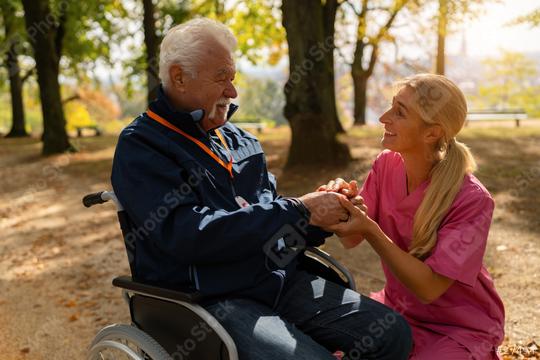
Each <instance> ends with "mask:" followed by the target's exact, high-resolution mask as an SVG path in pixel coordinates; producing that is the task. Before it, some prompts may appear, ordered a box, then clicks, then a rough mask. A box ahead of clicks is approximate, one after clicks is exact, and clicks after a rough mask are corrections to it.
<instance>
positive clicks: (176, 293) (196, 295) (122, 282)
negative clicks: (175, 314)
mask: <svg viewBox="0 0 540 360" xmlns="http://www.w3.org/2000/svg"><path fill="white" fill-rule="evenodd" d="M112 284H113V285H114V286H116V287H119V288H121V289H125V290H128V291H129V290H131V291H134V292H137V293H139V294H141V295H151V296H157V297H160V298H165V299H170V300H179V301H185V302H188V303H197V302H199V301H201V300H202V299H203V297H204V296H203V295H202V294H201V293H200V292H198V291H196V290H192V289H188V290H187V291H180V290H172V289H167V288H162V287H159V286H155V285H149V284H144V283H141V282H137V281H134V280H133V279H132V278H131V277H130V276H118V277H116V278H114V279H113V281H112Z"/></svg>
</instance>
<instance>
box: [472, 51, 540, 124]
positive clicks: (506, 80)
mask: <svg viewBox="0 0 540 360" xmlns="http://www.w3.org/2000/svg"><path fill="white" fill-rule="evenodd" d="M484 65H485V66H486V83H485V84H484V85H482V86H480V88H479V96H478V97H476V98H475V99H474V101H475V104H476V106H483V107H489V108H522V109H525V110H526V111H527V113H528V115H529V116H530V117H539V116H540V86H539V85H538V84H533V83H532V82H531V80H533V79H536V78H538V75H539V72H538V67H537V65H536V63H535V62H534V61H533V60H531V59H529V58H527V57H526V56H525V55H523V54H520V53H514V52H508V51H507V52H503V54H502V55H501V56H500V57H499V58H496V59H487V60H485V61H484Z"/></svg>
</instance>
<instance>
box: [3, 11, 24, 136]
mask: <svg viewBox="0 0 540 360" xmlns="http://www.w3.org/2000/svg"><path fill="white" fill-rule="evenodd" d="M6 15H7V16H6ZM8 16H13V14H5V13H4V25H5V34H6V38H7V37H8V36H10V34H12V26H11V25H12V24H10V23H9V22H8V21H7V20H8V19H7V18H8ZM19 45H20V44H19V42H18V37H16V36H15V37H14V38H13V40H12V41H11V44H10V46H9V50H8V52H7V54H6V66H7V70H8V76H9V90H10V93H11V118H12V125H11V130H10V131H9V133H8V134H7V135H6V137H24V136H28V134H27V133H26V128H25V121H24V106H23V95H22V86H23V82H22V79H21V69H20V67H19V61H18V59H17V55H18V54H17V47H18V46H19Z"/></svg>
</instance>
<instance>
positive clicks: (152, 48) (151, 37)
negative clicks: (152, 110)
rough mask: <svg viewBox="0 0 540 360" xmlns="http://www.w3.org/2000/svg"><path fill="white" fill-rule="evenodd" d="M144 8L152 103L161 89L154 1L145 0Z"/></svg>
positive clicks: (149, 99)
mask: <svg viewBox="0 0 540 360" xmlns="http://www.w3.org/2000/svg"><path fill="white" fill-rule="evenodd" d="M143 7H144V18H143V25H144V44H145V45H146V86H147V101H148V103H150V102H151V101H153V100H155V98H156V97H157V91H158V88H159V83H160V81H159V75H158V65H159V58H158V56H159V49H158V47H159V43H158V42H159V40H158V37H157V34H156V21H155V18H154V13H155V6H154V3H153V2H152V0H143Z"/></svg>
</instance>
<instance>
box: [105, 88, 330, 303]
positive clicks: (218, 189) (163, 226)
mask: <svg viewBox="0 0 540 360" xmlns="http://www.w3.org/2000/svg"><path fill="white" fill-rule="evenodd" d="M150 109H151V110H152V111H153V112H155V113H157V114H158V115H159V116H161V117H163V118H165V119H166V120H167V121H169V122H170V123H172V124H173V125H175V126H176V127H178V128H180V129H181V130H183V131H185V132H186V133H188V134H189V135H191V136H193V137H195V138H197V139H198V140H200V141H201V142H203V143H204V144H206V145H207V146H208V147H209V148H210V149H212V150H213V152H214V153H215V154H216V155H218V156H219V157H220V158H222V159H223V160H227V159H228V155H227V152H226V150H225V149H224V148H223V147H222V145H221V143H220V142H219V139H218V137H217V136H216V135H215V132H214V130H211V131H209V132H205V131H203V130H202V128H201V127H200V126H199V125H198V121H199V120H200V118H201V117H202V111H195V112H192V113H187V112H181V111H175V110H174V109H173V107H172V106H171V104H170V103H169V102H168V101H167V98H166V96H165V94H164V93H163V91H162V90H161V91H160V93H159V97H158V99H157V100H156V101H154V102H153V103H151V104H150ZM235 110H236V106H235V105H231V108H230V111H229V116H230V115H232V113H233V112H234V111H235ZM220 130H221V132H222V134H223V135H224V138H225V140H226V142H227V145H228V147H229V149H230V150H231V154H232V157H233V159H234V161H233V175H234V177H233V179H231V177H230V175H229V173H228V171H227V170H226V169H225V168H223V167H222V166H220V165H219V164H218V163H217V162H216V161H215V160H214V159H212V158H211V157H210V156H209V155H208V154H207V153H205V152H204V151H203V150H202V149H200V148H199V147H198V146H197V145H196V144H194V143H193V142H191V141H190V140H188V139H187V138H185V137H184V136H182V135H180V134H178V133H177V132H175V131H172V130H170V129H169V128H167V127H165V126H164V125H162V124H160V123H158V122H156V121H155V120H153V119H151V118H149V117H148V115H147V114H146V113H144V114H141V115H140V116H139V117H137V118H136V119H135V120H134V121H133V122H132V123H131V124H130V125H128V126H127V127H126V128H125V129H124V130H123V131H122V133H121V134H120V137H119V139H118V145H117V147H116V152H115V155H114V162H113V169H112V176H111V182H112V186H113V189H114V191H115V193H116V195H117V197H118V199H119V200H120V202H121V203H122V204H123V206H124V208H125V210H126V212H127V214H128V216H129V218H130V220H131V221H132V222H133V224H134V229H135V230H134V231H133V233H132V234H131V236H130V238H129V239H127V240H128V242H130V243H131V245H133V246H134V247H135V255H134V258H133V259H130V262H131V265H132V271H133V277H134V278H135V279H137V280H139V281H145V282H150V283H154V284H159V285H160V286H166V287H170V288H185V287H186V286H188V287H193V288H196V289H198V290H200V291H201V292H202V293H203V294H206V295H209V296H214V297H216V298H224V297H229V296H232V297H248V298H252V299H255V300H258V301H261V302H263V303H265V304H267V305H269V306H274V305H275V304H276V303H277V301H278V299H279V295H280V292H281V289H282V288H283V285H284V282H285V281H286V279H287V278H288V277H290V276H291V275H292V274H293V273H294V272H295V271H296V266H297V260H296V258H294V256H293V255H294V254H297V252H294V251H292V249H291V247H292V246H293V247H296V248H302V246H303V245H319V244H321V243H322V242H324V238H325V237H327V236H329V235H330V234H328V233H325V232H323V231H322V230H320V229H318V228H315V227H313V226H309V225H308V217H309V214H308V213H307V211H306V209H305V207H304V206H303V204H302V203H301V202H300V201H299V200H297V199H295V198H283V197H280V196H278V194H277V192H276V183H275V179H274V177H273V175H272V174H270V173H269V172H268V170H267V168H266V160H265V156H264V153H263V150H262V148H261V145H260V143H259V141H258V140H257V139H256V138H255V137H254V136H253V135H251V134H249V133H247V132H245V131H243V130H241V129H239V128H237V127H236V126H234V125H233V124H231V123H227V124H225V125H224V126H222V127H221V128H220ZM237 196H241V197H242V198H243V199H245V200H246V201H247V202H248V203H249V204H250V205H249V206H247V207H244V208H241V207H240V206H239V205H238V203H237V201H236V200H235V198H236V197H237Z"/></svg>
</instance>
